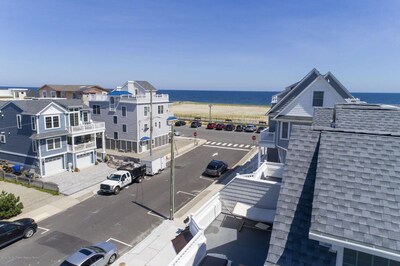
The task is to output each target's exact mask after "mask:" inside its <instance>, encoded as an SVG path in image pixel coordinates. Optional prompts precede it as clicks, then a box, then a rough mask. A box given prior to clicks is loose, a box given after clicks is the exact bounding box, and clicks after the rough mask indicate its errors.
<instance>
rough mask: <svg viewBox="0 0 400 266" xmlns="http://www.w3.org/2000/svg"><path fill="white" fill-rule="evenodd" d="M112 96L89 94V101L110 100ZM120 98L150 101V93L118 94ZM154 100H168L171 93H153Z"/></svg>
mask: <svg viewBox="0 0 400 266" xmlns="http://www.w3.org/2000/svg"><path fill="white" fill-rule="evenodd" d="M110 97H111V96H109V95H103V94H91V95H89V101H109V99H110ZM114 97H117V96H114ZM118 97H119V100H120V101H122V102H126V101H128V102H137V103H149V102H150V95H136V96H132V95H129V94H128V95H118ZM152 100H153V102H154V103H157V102H168V101H169V95H168V94H153V99H152Z"/></svg>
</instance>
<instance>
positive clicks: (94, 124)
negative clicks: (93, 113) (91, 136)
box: [68, 122, 106, 133]
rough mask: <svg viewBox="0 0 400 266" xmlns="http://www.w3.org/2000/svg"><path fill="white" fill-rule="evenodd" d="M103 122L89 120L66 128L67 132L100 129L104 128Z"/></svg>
mask: <svg viewBox="0 0 400 266" xmlns="http://www.w3.org/2000/svg"><path fill="white" fill-rule="evenodd" d="M105 128H106V124H105V122H91V123H89V124H82V125H79V126H72V127H69V128H68V131H69V133H81V132H90V131H100V130H105Z"/></svg>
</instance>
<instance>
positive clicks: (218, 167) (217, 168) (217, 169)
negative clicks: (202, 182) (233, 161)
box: [205, 160, 228, 177]
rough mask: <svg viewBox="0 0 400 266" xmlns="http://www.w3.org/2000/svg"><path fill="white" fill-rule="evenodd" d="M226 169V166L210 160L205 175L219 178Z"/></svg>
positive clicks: (221, 162)
mask: <svg viewBox="0 0 400 266" xmlns="http://www.w3.org/2000/svg"><path fill="white" fill-rule="evenodd" d="M227 169H228V164H226V163H225V162H223V161H219V160H212V161H211V162H210V163H209V164H208V165H207V168H206V171H205V173H206V174H207V175H209V176H214V177H218V176H221V175H222V174H223V173H224V172H225V171H226V170H227Z"/></svg>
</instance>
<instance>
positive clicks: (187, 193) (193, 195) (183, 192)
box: [176, 191, 196, 197]
mask: <svg viewBox="0 0 400 266" xmlns="http://www.w3.org/2000/svg"><path fill="white" fill-rule="evenodd" d="M179 193H182V194H186V195H189V196H192V197H196V194H193V193H189V192H185V191H178V192H176V194H179Z"/></svg>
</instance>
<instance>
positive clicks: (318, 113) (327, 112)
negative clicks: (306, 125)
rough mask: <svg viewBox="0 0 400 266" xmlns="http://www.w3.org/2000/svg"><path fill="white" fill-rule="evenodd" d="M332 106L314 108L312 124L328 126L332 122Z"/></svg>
mask: <svg viewBox="0 0 400 266" xmlns="http://www.w3.org/2000/svg"><path fill="white" fill-rule="evenodd" d="M333 110H334V109H333V108H327V107H316V108H314V116H313V123H312V125H313V126H320V127H330V126H331V124H332V122H333Z"/></svg>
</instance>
